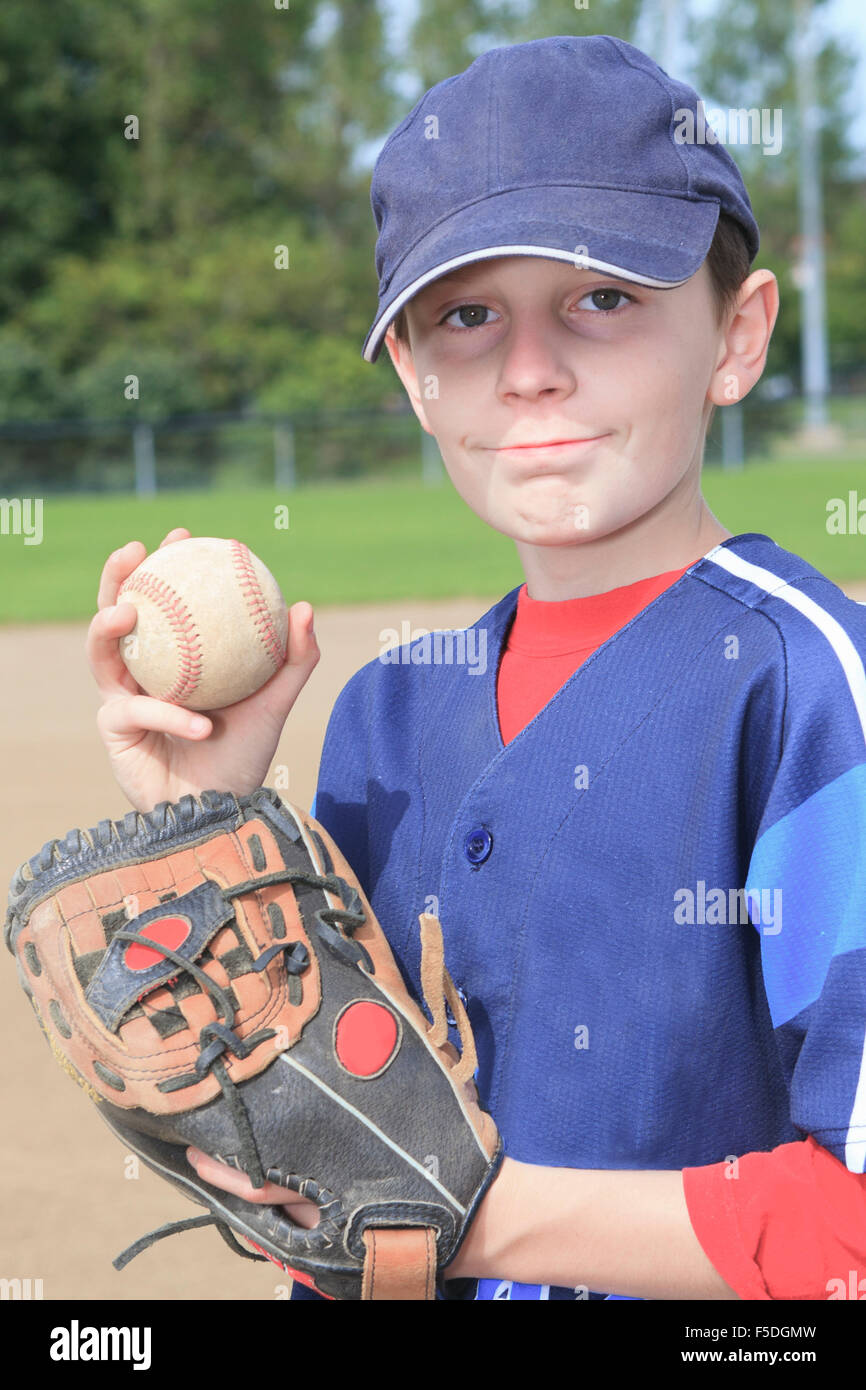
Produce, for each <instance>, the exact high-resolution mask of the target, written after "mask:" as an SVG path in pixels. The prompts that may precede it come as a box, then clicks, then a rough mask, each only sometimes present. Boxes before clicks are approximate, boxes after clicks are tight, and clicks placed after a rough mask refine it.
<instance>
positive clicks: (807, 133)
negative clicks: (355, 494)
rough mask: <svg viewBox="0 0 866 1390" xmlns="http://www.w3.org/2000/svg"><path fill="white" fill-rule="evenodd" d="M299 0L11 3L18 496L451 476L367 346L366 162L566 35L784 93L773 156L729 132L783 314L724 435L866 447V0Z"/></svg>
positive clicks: (4, 39) (5, 471) (6, 245)
mask: <svg viewBox="0 0 866 1390" xmlns="http://www.w3.org/2000/svg"><path fill="white" fill-rule="evenodd" d="M282 2H283V0H276V3H275V4H270V3H269V4H250V3H249V0H185V3H184V4H183V5H177V4H175V3H173V0H131V3H128V4H124V5H123V6H117V4H116V3H114V0H65V3H64V4H63V5H54V6H48V7H45V8H41V9H40V11H39V18H38V24H37V23H35V21H34V10H33V6H32V4H30V3H28V0H4V4H3V7H2V10H0V133H2V146H3V151H4V156H3V160H2V163H0V206H2V212H3V234H2V238H0V493H2V494H3V495H5V496H7V497H8V496H12V495H16V494H22V493H29V494H31V495H32V494H33V493H34V492H35V491H38V492H39V493H40V495H48V494H75V493H82V492H83V493H115V494H118V493H121V494H122V493H126V494H128V493H130V492H132V491H136V490H137V492H138V493H139V495H145V496H146V495H150V494H152V493H153V492H154V491H155V490H158V491H164V490H196V489H233V488H238V486H239V485H243V487H244V489H247V488H249V487H251V486H256V487H262V488H271V487H276V488H278V489H280V490H283V491H285V490H288V489H294V488H295V487H306V486H309V485H317V486H318V485H321V484H324V483H341V482H348V481H352V480H361V479H365V480H378V481H394V480H396V479H398V478H402V479H406V480H415V479H420V480H422V481H425V482H426V484H427V485H428V486H429V485H430V484H435V483H437V482H438V481H440V480H441V464H440V461H439V459H438V453H437V451H436V446H435V443H434V444H432V450H431V447H430V441H429V440H427V445H428V448H427V451H426V453H425V449H424V440H425V439H427V437H426V436H424V435H423V432H422V431H421V430H420V429H419V428H418V426H417V423H416V421H415V418H414V416H413V415H412V414H411V412H410V411H409V408H408V402H407V401H406V399H405V395H404V393H403V391H402V388H401V387H400V383H399V381H398V379H397V377H396V375H395V373H394V371H393V369H392V367H391V365H390V362H388V361H387V358H386V356H385V354H383V356H382V359H381V360H380V362H379V363H378V364H376V366H374V367H371V366H370V365H369V364H365V363H364V362H362V360H361V355H360V350H361V344H362V343H363V340H364V337H365V334H366V332H367V329H368V328H369V325H370V323H371V322H372V318H373V316H374V312H375V308H376V275H375V269H374V262H373V248H374V244H375V226H374V222H373V218H372V214H371V210H370V203H369V180H370V173H371V169H372V165H373V162H374V160H375V157H376V154H377V153H378V150H379V148H380V147H381V145H382V143H383V141H384V139H385V137H386V136H387V134H388V132H389V130H390V129H391V128H392V127H393V126H394V125H395V124H396V123H397V122H398V121H399V120H400V119H401V118H402V116H403V115H404V114H406V112H407V111H408V110H409V109H410V107H411V106H412V105H414V103H415V101H416V100H417V99H418V97H419V96H420V95H421V93H422V92H423V91H424V90H426V88H427V87H428V86H430V85H432V84H433V83H435V82H437V81H439V80H440V79H442V78H444V77H446V76H448V75H450V74H452V73H454V72H457V71H459V70H461V69H462V68H464V67H466V66H467V65H468V64H469V63H470V62H471V61H472V60H473V58H474V57H476V56H477V55H478V54H479V53H480V52H482V51H484V50H485V49H486V48H489V47H493V46H495V45H497V44H500V43H509V42H514V41H519V40H521V39H526V38H540V37H544V36H546V35H551V34H559V33H609V34H613V35H618V36H620V37H622V38H624V39H627V40H629V41H630V42H634V43H636V44H637V45H638V46H639V47H642V48H644V49H645V51H647V52H649V53H651V54H652V56H653V57H654V58H656V60H657V61H659V62H660V63H661V64H662V66H663V67H665V68H667V69H668V70H669V71H671V72H672V73H674V74H675V75H676V76H678V77H680V78H682V79H684V80H686V81H688V82H690V83H691V84H692V85H693V86H695V87H696V88H697V90H698V91H699V92H700V93H701V95H702V96H703V98H704V102H705V105H706V107H707V109H708V110H710V109H711V108H714V107H715V108H718V109H720V110H721V111H723V112H727V111H730V110H735V109H738V110H739V109H742V110H744V111H751V110H755V111H758V112H762V111H764V112H767V113H768V115H769V116H770V117H772V113H774V112H778V113H781V114H780V116H779V117H778V118H777V122H776V123H777V125H778V126H779V127H780V129H781V133H782V136H783V138H782V142H781V148H780V149H778V151H777V152H774V153H770V152H769V151H768V150H766V148H765V147H766V143H767V142H766V140H764V141H762V142H757V143H756V141H755V138H754V133H753V134H752V137H751V139H750V140H749V141H748V142H743V143H739V142H738V141H737V139H736V137H737V134H738V131H737V130H736V129H735V128H734V127H733V123H731V126H732V128H731V129H730V130H729V131H727V132H725V131H722V134H723V135H724V136H725V140H726V143H727V145H728V148H729V149H730V151H731V153H732V154H733V155H734V157H735V158H736V159H737V161H738V163H739V164H740V167H741V169H742V171H743V174H744V176H745V179H746V183H747V186H748V188H749V191H750V196H751V198H752V202H753V205H754V208H755V212H756V215H757V219H758V223H759V226H760V228H761V233H762V245H761V250H760V253H759V256H758V260H757V262H756V265H757V266H767V267H769V268H770V269H771V270H773V271H774V272H775V274H776V275H777V276H778V278H779V282H780V287H781V296H782V312H781V315H780V318H779V321H778V324H777V327H776V331H775V334H774V337H773V342H772V345H771V348H770V356H769V361H768V364H767V369H766V372H765V375H764V378H763V380H762V381H761V383H760V384H759V386H758V387H757V388H756V389H755V390H754V391H753V392H752V394H751V395H750V396H749V397H748V398H747V400H746V401H744V402H743V403H742V404H740V405H737V406H733V407H729V408H727V409H725V410H721V411H718V412H717V413H716V417H715V420H714V422H713V428H712V434H711V438H710V439H709V441H708V445H707V453H706V459H707V463H708V465H709V466H711V467H712V466H717V465H718V466H719V467H728V468H731V469H736V468H739V467H741V466H742V465H743V464H744V463H745V464H748V465H750V466H751V465H755V464H758V463H761V462H766V461H769V460H773V459H780V458H787V459H790V460H792V461H793V460H794V459H802V457H803V456H804V454H812V453H814V452H816V451H818V452H820V453H821V455H822V456H823V457H827V456H831V457H832V456H835V457H836V458H837V459H848V458H850V459H851V460H852V461H856V459H857V458H858V457H860V456H862V448H863V442H864V440H866V402H864V386H866V366H864V363H866V155H864V151H866V114H864V103H863V100H862V98H863V95H864V91H866V80H864V53H866V11H864V9H863V7H862V4H860V0H847V2H846V3H841V2H840V0H824V3H819V2H818V0H816V2H815V3H814V4H813V3H810V2H809V0H798V3H797V4H795V5H793V6H792V4H791V0H692V2H691V3H687V2H685V0H684V2H683V3H674V0H667V3H666V0H606V3H599V0H574V3H567V2H566V0H495V3H494V2H493V0H291V3H290V4H289V0H285V3H286V5H288V8H277V5H279V4H281V3H282ZM584 3H585V4H586V8H579V7H578V6H579V4H584ZM765 119H767V118H766V117H765ZM278 246H284V247H286V248H287V254H288V260H289V267H288V269H285V270H276V269H275V266H274V258H275V248H276V247H278ZM810 362H811V379H808V378H809V363H810ZM130 378H135V379H136V380H135V382H134V383H133V384H132V385H130Z"/></svg>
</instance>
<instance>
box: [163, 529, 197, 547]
mask: <svg viewBox="0 0 866 1390" xmlns="http://www.w3.org/2000/svg"><path fill="white" fill-rule="evenodd" d="M189 538H190V533H189V531H188V530H187V529H186V527H185V526H175V528H174V530H173V531H169V533H168V535H167V536H166V537H165V540H161V541H160V543H159V548H160V550H162V547H163V546H164V545H172V544H173V542H174V541H188V540H189Z"/></svg>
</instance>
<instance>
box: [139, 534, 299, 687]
mask: <svg viewBox="0 0 866 1390" xmlns="http://www.w3.org/2000/svg"><path fill="white" fill-rule="evenodd" d="M117 602H118V603H131V604H133V605H134V606H135V608H136V609H137V610H138V619H137V621H136V624H135V627H134V628H133V630H132V632H130V633H129V634H128V635H127V636H126V637H122V638H121V639H120V654H121V656H122V657H123V660H124V662H125V664H126V667H127V669H128V670H129V671H130V673H131V674H132V676H133V677H134V679H135V680H136V681H137V682H138V684H139V685H140V686H141V687H142V689H143V690H145V691H146V692H147V694H148V695H153V696H155V697H156V698H157V699H158V700H167V701H169V702H170V703H171V704H175V705H183V706H184V708H185V709H194V710H215V709H223V708H224V706H226V705H233V704H234V703H235V702H236V701H237V700H243V699H245V698H246V696H247V695H252V694H253V692H254V691H256V690H258V689H259V687H260V686H262V685H264V683H265V681H266V680H268V679H269V678H270V677H271V676H272V675H273V674H274V672H275V671H277V670H278V669H279V668H280V666H282V664H283V662H284V661H285V659H286V642H287V638H288V628H289V615H288V610H287V608H286V603H285V600H284V598H283V596H282V594H281V592H280V587H279V585H278V584H277V581H276V580H275V579H274V576H273V575H272V574H271V572H270V570H269V569H267V567H266V566H265V565H263V564H262V562H261V560H260V559H259V558H258V556H256V555H253V553H252V551H251V550H249V549H248V547H247V546H245V545H244V544H243V542H242V541H237V540H222V539H219V538H217V537H214V536H192V537H190V539H189V540H183V541H174V542H172V544H170V545H166V546H164V547H163V548H162V549H161V550H155V551H154V552H153V554H152V555H148V557H147V559H146V560H143V561H142V563H141V564H140V565H139V566H138V568H137V569H135V570H133V572H132V574H130V575H129V576H128V577H127V578H126V579H125V580H124V582H123V583H122V584H121V586H120V589H119V591H118V595H117Z"/></svg>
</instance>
